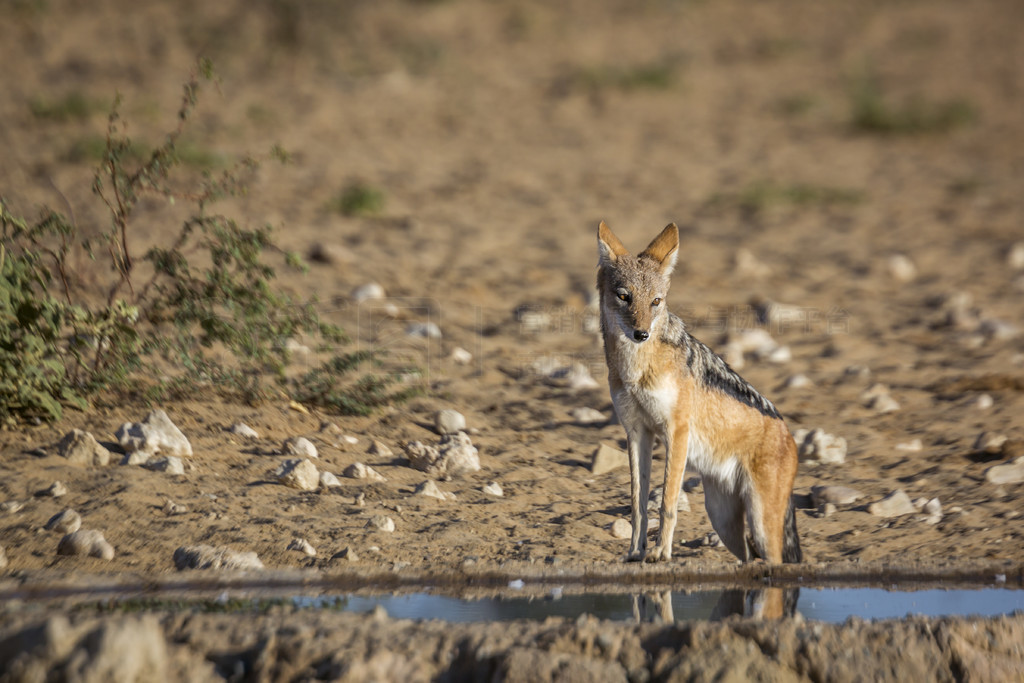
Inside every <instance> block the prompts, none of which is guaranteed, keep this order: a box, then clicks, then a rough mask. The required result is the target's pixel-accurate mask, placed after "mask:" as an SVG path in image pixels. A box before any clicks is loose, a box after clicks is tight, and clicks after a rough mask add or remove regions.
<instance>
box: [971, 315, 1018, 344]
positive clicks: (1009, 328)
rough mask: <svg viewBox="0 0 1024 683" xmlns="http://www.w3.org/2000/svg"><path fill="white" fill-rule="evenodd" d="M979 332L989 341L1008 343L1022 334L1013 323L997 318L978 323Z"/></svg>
mask: <svg viewBox="0 0 1024 683" xmlns="http://www.w3.org/2000/svg"><path fill="white" fill-rule="evenodd" d="M978 332H979V333H980V334H981V335H982V336H983V337H985V339H988V340H992V339H994V340H996V341H1007V340H1009V339H1014V338H1016V337H1017V336H1018V335H1019V334H1020V328H1019V327H1017V326H1016V325H1014V324H1013V323H1008V322H1006V321H1005V320H998V319H996V318H986V319H984V320H982V321H981V322H979V323H978Z"/></svg>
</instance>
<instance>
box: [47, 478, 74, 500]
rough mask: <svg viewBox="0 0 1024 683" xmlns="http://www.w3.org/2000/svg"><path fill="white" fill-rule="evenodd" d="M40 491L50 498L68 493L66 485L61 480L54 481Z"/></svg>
mask: <svg viewBox="0 0 1024 683" xmlns="http://www.w3.org/2000/svg"><path fill="white" fill-rule="evenodd" d="M42 493H43V495H44V496H50V497H51V498H60V497H61V496H66V495H67V494H68V487H67V486H65V485H64V482H62V481H55V482H53V483H52V484H50V486H49V488H47V489H45V490H44V491H43V492H42Z"/></svg>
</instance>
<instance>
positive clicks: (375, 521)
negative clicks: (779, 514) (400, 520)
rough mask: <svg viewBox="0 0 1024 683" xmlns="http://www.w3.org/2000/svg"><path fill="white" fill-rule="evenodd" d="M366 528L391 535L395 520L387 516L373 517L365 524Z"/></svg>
mask: <svg viewBox="0 0 1024 683" xmlns="http://www.w3.org/2000/svg"><path fill="white" fill-rule="evenodd" d="M366 528H368V529H373V530H374V531H385V532H387V533H391V532H392V531H394V530H395V520H393V519H391V518H390V517H388V516H387V515H374V516H372V517H370V519H369V521H367V522H366Z"/></svg>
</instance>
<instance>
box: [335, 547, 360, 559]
mask: <svg viewBox="0 0 1024 683" xmlns="http://www.w3.org/2000/svg"><path fill="white" fill-rule="evenodd" d="M331 559H332V560H348V561H349V562H358V561H359V556H358V555H356V551H355V550H353V549H352V548H351V547H350V546H346V547H345V549H344V550H342V551H341V552H337V553H335V554H334V555H332V556H331Z"/></svg>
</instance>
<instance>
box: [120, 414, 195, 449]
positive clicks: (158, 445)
mask: <svg viewBox="0 0 1024 683" xmlns="http://www.w3.org/2000/svg"><path fill="white" fill-rule="evenodd" d="M114 436H115V438H116V439H117V441H118V443H120V444H121V447H122V448H123V449H124V450H125V452H126V453H129V454H130V453H135V452H141V453H144V454H146V456H147V458H148V457H149V456H153V455H156V454H157V453H160V454H161V455H176V456H179V457H190V456H191V455H192V444H190V443H189V441H188V439H186V438H185V435H184V434H182V433H181V430H180V429H178V428H177V427H176V426H175V425H174V423H173V422H171V418H169V417H167V413H165V412H164V411H162V410H154V411H152V412H151V413H150V414H149V415H147V416H146V419H145V420H143V421H142V422H126V423H124V424H123V425H121V427H120V429H118V430H117V433H116V434H115V435H114Z"/></svg>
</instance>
